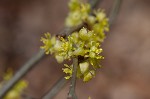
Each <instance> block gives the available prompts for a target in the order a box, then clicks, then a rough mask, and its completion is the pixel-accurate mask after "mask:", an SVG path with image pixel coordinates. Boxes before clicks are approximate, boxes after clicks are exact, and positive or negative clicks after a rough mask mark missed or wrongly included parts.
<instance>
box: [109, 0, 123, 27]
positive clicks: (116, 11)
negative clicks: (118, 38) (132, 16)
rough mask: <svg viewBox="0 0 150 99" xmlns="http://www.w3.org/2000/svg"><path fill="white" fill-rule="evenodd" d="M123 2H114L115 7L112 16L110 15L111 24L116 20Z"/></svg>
mask: <svg viewBox="0 0 150 99" xmlns="http://www.w3.org/2000/svg"><path fill="white" fill-rule="evenodd" d="M121 3H122V0H115V1H114V3H113V7H112V10H111V12H110V16H109V24H110V26H111V25H112V24H113V23H114V21H115V19H116V16H117V15H118V13H119V10H120V6H121Z"/></svg>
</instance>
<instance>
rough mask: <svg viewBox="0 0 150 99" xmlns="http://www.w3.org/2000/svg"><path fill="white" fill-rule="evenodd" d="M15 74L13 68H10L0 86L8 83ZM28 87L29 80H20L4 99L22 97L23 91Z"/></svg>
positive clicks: (18, 98) (19, 98)
mask: <svg viewBox="0 0 150 99" xmlns="http://www.w3.org/2000/svg"><path fill="white" fill-rule="evenodd" d="M12 76H13V73H12V70H10V69H8V71H7V73H6V74H5V75H4V77H3V79H4V80H3V81H2V82H0V88H2V86H3V85H4V84H5V83H7V82H8V81H9V80H10V78H11V77H12ZM26 87H27V82H26V81H24V80H20V81H19V82H18V83H16V85H15V86H14V87H13V88H12V89H11V90H10V91H9V92H8V93H7V94H6V96H5V97H4V99H21V93H22V92H23V90H24V89H25V88H26Z"/></svg>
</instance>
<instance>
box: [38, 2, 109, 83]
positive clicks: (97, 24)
mask: <svg viewBox="0 0 150 99" xmlns="http://www.w3.org/2000/svg"><path fill="white" fill-rule="evenodd" d="M69 8H70V11H71V12H70V13H69V15H68V17H67V19H66V25H67V26H68V27H72V26H77V25H80V24H81V23H82V22H84V24H86V25H85V26H84V27H82V28H81V29H80V30H77V31H75V32H73V33H72V34H70V35H69V36H68V37H67V38H63V37H61V36H58V37H55V36H51V35H50V34H49V33H46V34H45V38H44V37H42V38H41V41H42V42H43V44H44V45H43V46H42V47H41V48H43V49H44V50H45V52H46V54H53V55H54V56H55V58H56V60H57V61H58V62H59V63H61V62H63V61H64V60H71V59H72V58H73V57H78V59H79V65H78V69H77V75H76V76H77V77H78V78H81V79H83V81H85V82H87V81H89V80H90V79H91V78H93V77H94V76H95V71H96V70H97V69H98V68H100V67H101V65H100V60H102V59H104V57H103V56H102V55H101V53H102V51H103V50H102V48H101V43H102V42H103V40H104V38H105V32H107V31H108V30H109V25H108V19H107V18H106V15H105V13H104V11H103V10H97V11H94V12H93V14H92V15H89V11H90V6H89V5H88V4H83V3H80V2H79V1H78V0H71V2H70V3H69ZM82 12H84V13H82ZM74 13H77V15H78V17H77V16H76V15H74ZM76 18H77V19H76ZM78 18H79V19H78ZM72 71H73V65H72V64H71V65H67V64H65V68H63V72H65V73H66V74H68V75H67V76H66V77H65V78H66V79H69V78H70V77H71V76H72Z"/></svg>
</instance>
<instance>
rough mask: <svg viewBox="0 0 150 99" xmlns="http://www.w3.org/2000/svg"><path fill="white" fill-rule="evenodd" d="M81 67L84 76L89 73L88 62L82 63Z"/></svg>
mask: <svg viewBox="0 0 150 99" xmlns="http://www.w3.org/2000/svg"><path fill="white" fill-rule="evenodd" d="M79 66H80V71H81V73H82V74H84V73H85V72H87V71H88V69H89V63H88V62H83V63H80V64H79Z"/></svg>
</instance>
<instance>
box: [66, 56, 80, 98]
mask: <svg viewBox="0 0 150 99" xmlns="http://www.w3.org/2000/svg"><path fill="white" fill-rule="evenodd" d="M77 67H78V58H77V57H75V58H73V71H72V78H71V83H70V89H69V93H68V99H77V96H76V94H75V86H76V75H77Z"/></svg>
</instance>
